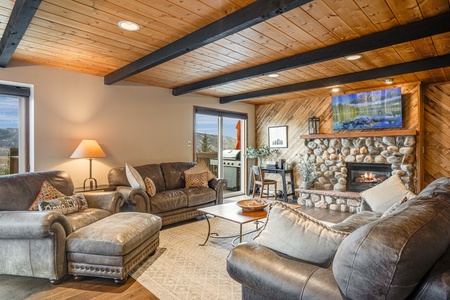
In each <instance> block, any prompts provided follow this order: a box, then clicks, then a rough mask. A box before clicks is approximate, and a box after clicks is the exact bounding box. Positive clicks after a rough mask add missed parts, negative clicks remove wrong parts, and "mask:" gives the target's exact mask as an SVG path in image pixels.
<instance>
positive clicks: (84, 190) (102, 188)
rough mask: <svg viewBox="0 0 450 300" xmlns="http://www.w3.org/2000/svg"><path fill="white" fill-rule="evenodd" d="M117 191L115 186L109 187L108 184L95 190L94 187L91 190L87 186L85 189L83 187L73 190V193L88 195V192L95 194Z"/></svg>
mask: <svg viewBox="0 0 450 300" xmlns="http://www.w3.org/2000/svg"><path fill="white" fill-rule="evenodd" d="M115 189H116V188H115V187H114V186H110V185H107V184H101V185H98V186H97V187H96V188H94V187H93V188H91V187H89V186H87V187H85V188H83V187H82V186H80V187H76V188H75V189H74V190H73V192H74V193H87V192H95V191H102V192H105V191H114V190H115Z"/></svg>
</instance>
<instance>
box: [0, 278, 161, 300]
mask: <svg viewBox="0 0 450 300" xmlns="http://www.w3.org/2000/svg"><path fill="white" fill-rule="evenodd" d="M0 299H8V300H12V299H13V300H19V299H39V300H40V299H45V300H51V299H54V300H62V299H86V300H88V299H89V300H90V299H93V300H115V299H134V300H140V299H142V300H144V299H145V300H158V298H157V297H156V296H155V295H153V294H152V293H150V292H149V291H148V290H147V289H146V288H144V287H143V286H142V285H141V284H140V283H139V282H137V281H136V280H134V279H133V278H131V277H130V278H129V279H128V280H127V282H126V283H125V284H124V285H116V284H115V283H114V280H112V279H104V278H94V277H92V278H91V277H89V278H88V277H86V278H85V279H84V280H82V281H75V280H74V279H73V277H72V276H67V278H66V280H65V281H63V282H62V283H61V284H59V285H52V284H51V283H50V282H49V280H48V279H41V278H32V277H21V276H9V275H0Z"/></svg>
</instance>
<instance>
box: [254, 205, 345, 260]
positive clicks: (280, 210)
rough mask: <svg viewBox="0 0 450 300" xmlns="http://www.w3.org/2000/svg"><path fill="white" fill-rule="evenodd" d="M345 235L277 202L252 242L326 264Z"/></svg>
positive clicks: (298, 257)
mask: <svg viewBox="0 0 450 300" xmlns="http://www.w3.org/2000/svg"><path fill="white" fill-rule="evenodd" d="M347 236H348V233H346V232H340V231H337V230H334V229H332V228H330V227H329V226H327V225H325V224H323V223H322V222H320V221H318V220H316V219H314V218H312V217H310V216H308V215H307V214H304V213H302V212H299V211H297V210H295V209H293V208H291V207H289V206H287V205H286V204H284V203H282V202H279V201H276V202H274V203H272V204H271V205H270V209H269V213H268V215H267V221H266V223H265V225H264V227H263V229H262V230H261V231H260V233H259V234H258V235H257V236H256V237H255V239H254V242H255V243H257V244H259V245H262V246H265V247H268V248H270V249H272V250H275V251H278V252H281V253H284V254H286V255H289V256H292V257H294V258H297V259H301V260H304V261H308V262H311V263H313V264H317V265H320V266H329V265H330V263H331V261H332V260H333V257H334V254H335V253H336V250H337V248H338V247H339V245H340V244H341V242H342V241H343V240H344V239H345V238H346V237H347Z"/></svg>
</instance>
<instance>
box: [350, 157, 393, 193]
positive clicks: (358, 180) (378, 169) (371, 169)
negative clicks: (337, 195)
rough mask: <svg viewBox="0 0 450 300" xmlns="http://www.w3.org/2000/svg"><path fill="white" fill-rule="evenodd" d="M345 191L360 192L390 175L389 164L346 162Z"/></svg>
mask: <svg viewBox="0 0 450 300" xmlns="http://www.w3.org/2000/svg"><path fill="white" fill-rule="evenodd" d="M347 170H348V171H347V191H349V192H362V191H365V190H367V189H370V188H371V187H374V186H376V185H377V184H380V183H381V182H383V181H385V180H386V179H388V178H389V177H390V176H391V165H390V164H367V163H347Z"/></svg>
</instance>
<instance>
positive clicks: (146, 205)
mask: <svg viewBox="0 0 450 300" xmlns="http://www.w3.org/2000/svg"><path fill="white" fill-rule="evenodd" d="M116 191H117V192H119V193H120V194H121V195H122V196H123V199H124V201H125V203H126V204H127V205H128V206H131V207H134V208H133V209H129V210H132V211H136V212H146V213H150V198H149V196H148V194H147V193H146V192H145V191H143V190H140V189H133V188H131V187H129V186H118V187H117V188H116Z"/></svg>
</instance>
